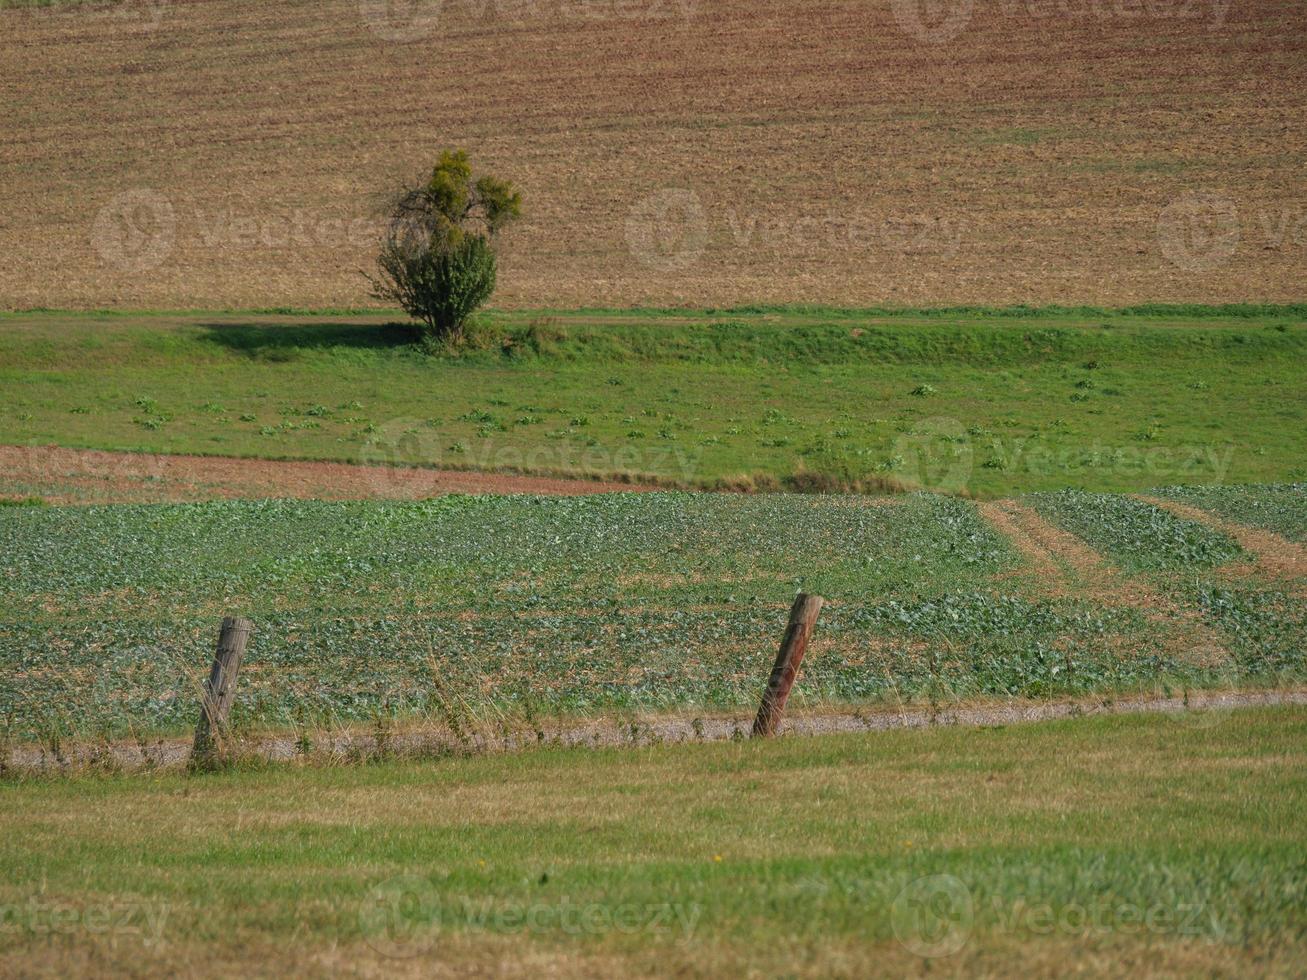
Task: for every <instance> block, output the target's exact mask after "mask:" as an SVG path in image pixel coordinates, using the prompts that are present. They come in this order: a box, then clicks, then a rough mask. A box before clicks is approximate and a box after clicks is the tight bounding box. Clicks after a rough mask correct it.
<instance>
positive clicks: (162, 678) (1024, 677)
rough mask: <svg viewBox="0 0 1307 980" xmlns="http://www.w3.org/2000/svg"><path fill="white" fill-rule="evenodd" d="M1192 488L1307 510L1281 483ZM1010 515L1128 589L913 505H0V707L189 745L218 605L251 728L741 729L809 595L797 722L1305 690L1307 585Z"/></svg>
mask: <svg viewBox="0 0 1307 980" xmlns="http://www.w3.org/2000/svg"><path fill="white" fill-rule="evenodd" d="M1170 492H1173V493H1183V492H1184V491H1182V490H1179V489H1176V490H1173V491H1170ZM1204 494H1205V495H1206V497H1205V498H1204V499H1209V498H1210V499H1221V500H1222V501H1223V506H1224V507H1225V508H1226V509H1227V510H1230V511H1232V512H1233V513H1234V514H1235V516H1239V515H1241V514H1242V513H1243V512H1244V511H1243V508H1244V507H1246V506H1248V504H1249V501H1257V500H1260V499H1262V497H1268V498H1272V499H1275V500H1276V501H1278V506H1279V509H1280V512H1283V513H1286V514H1294V515H1298V517H1299V519H1300V518H1301V515H1302V514H1303V513H1304V512H1307V486H1304V485H1301V484H1299V485H1294V486H1284V487H1263V488H1258V489H1255V490H1253V489H1244V488H1235V489H1232V490H1230V491H1229V492H1228V493H1227V494H1226V495H1225V496H1224V497H1220V496H1219V495H1217V494H1216V493H1215V491H1210V490H1209V491H1204ZM1028 503H1029V505H1030V506H1032V507H1033V509H1034V510H1035V511H1038V512H1041V513H1043V514H1045V515H1046V516H1047V517H1048V519H1049V520H1050V521H1051V522H1052V524H1053V525H1056V526H1058V527H1060V528H1062V529H1064V530H1065V531H1069V532H1071V533H1072V534H1073V535H1075V536H1076V538H1075V540H1078V541H1081V542H1082V544H1083V545H1087V546H1088V547H1089V548H1090V549H1093V553H1094V554H1097V555H1100V557H1101V559H1102V561H1103V562H1104V568H1105V569H1106V571H1103V572H1102V573H1101V574H1107V573H1108V572H1111V573H1113V574H1116V575H1119V580H1114V584H1112V585H1111V586H1110V587H1108V586H1105V585H1104V584H1102V582H1099V581H1098V580H1097V579H1094V580H1092V581H1091V579H1090V577H1089V575H1088V572H1086V571H1085V570H1083V569H1081V570H1077V569H1075V568H1072V567H1068V568H1066V569H1065V570H1064V571H1062V572H1057V573H1054V572H1050V571H1049V570H1047V569H1043V568H1039V567H1035V566H1032V564H1031V563H1030V561H1029V560H1028V559H1027V558H1026V557H1024V556H1023V555H1022V554H1021V553H1020V552H1019V551H1018V550H1017V549H1015V548H1014V547H1013V544H1012V541H1011V540H1010V539H1009V538H1008V537H1007V536H1006V535H1005V534H1003V533H1000V532H999V531H998V530H997V529H996V528H995V527H994V526H993V525H992V524H991V523H989V522H988V521H987V520H986V519H985V518H984V517H983V516H982V514H981V512H980V511H979V510H978V508H977V505H976V504H974V503H972V502H970V501H966V500H961V499H958V498H950V497H945V496H941V495H936V494H925V493H918V494H911V495H906V496H899V497H891V498H869V497H858V496H828V495H792V494H791V495H784V494H764V495H745V496H742V495H716V494H683V493H652V494H604V495H595V496H588V497H525V496H519V497H512V496H508V497H467V496H457V495H454V496H446V497H441V498H436V499H433V500H430V501H424V502H414V503H400V502H378V501H354V502H323V501H225V502H214V503H201V504H175V505H117V506H100V507H39V506H28V507H6V508H0V670H3V672H4V674H5V677H6V679H7V680H6V683H5V684H4V685H3V686H0V717H3V718H5V719H7V724H8V726H9V732H10V735H11V736H12V737H13V738H15V739H19V740H28V741H30V740H43V741H50V740H52V739H58V738H61V737H62V738H68V737H73V736H83V737H85V736H92V735H97V736H98V735H105V736H111V737H123V736H126V735H127V734H129V733H136V734H141V733H152V732H168V731H178V730H181V729H183V728H185V727H186V726H188V725H190V724H193V721H194V712H195V690H196V683H197V678H198V676H199V674H200V673H201V672H202V671H203V670H204V669H205V668H206V665H207V662H208V659H209V657H210V655H211V647H212V642H213V632H214V627H215V624H216V622H217V620H218V618H219V617H220V616H221V615H222V614H223V613H224V612H226V611H228V610H232V611H237V612H240V613H242V614H244V615H248V616H250V617H252V618H253V619H254V620H255V622H256V636H255V639H254V641H253V645H252V648H251V652H250V655H249V660H248V663H247V666H246V667H245V669H244V671H243V674H242V682H241V683H242V690H241V705H240V709H239V712H238V713H239V715H240V719H241V721H242V722H243V723H244V724H246V725H249V726H252V727H268V728H279V729H293V728H295V727H296V726H298V725H304V724H308V723H313V724H317V725H323V724H334V723H369V722H375V721H376V720H377V719H378V718H382V717H384V718H386V719H391V718H414V717H417V718H427V717H432V716H435V717H437V718H439V717H441V716H442V712H444V711H445V710H446V709H447V708H448V702H447V700H446V698H447V697H448V696H452V695H451V693H450V692H455V693H457V696H458V697H459V699H460V703H465V702H471V703H473V704H475V705H480V706H482V707H484V708H485V709H486V710H487V711H493V712H504V713H508V714H510V715H514V716H515V717H518V718H521V717H522V716H523V715H531V716H537V717H538V716H571V715H586V714H593V713H595V712H609V713H611V712H619V713H620V712H630V711H655V710H665V709H684V710H723V709H724V710H732V711H738V710H741V709H747V707H748V706H750V705H752V704H755V703H756V699H757V696H758V692H759V690H760V686H761V684H762V682H763V680H764V679H765V676H766V671H767V669H768V667H769V665H770V662H771V658H772V656H773V654H774V650H775V643H776V639H777V636H778V635H779V631H780V629H781V626H782V624H783V623H784V617H785V611H786V608H787V607H788V605H789V603H790V602H791V600H792V599H793V597H794V594H795V593H796V592H797V591H800V590H806V591H811V592H817V593H819V594H821V595H823V596H826V597H827V598H828V599H829V600H830V602H829V605H828V607H827V609H826V610H825V612H824V613H823V615H822V620H821V624H820V629H819V632H818V636H817V639H816V641H815V643H814V647H813V653H812V654H811V655H810V658H809V661H808V664H807V667H806V669H805V673H804V678H803V683H802V685H801V686H800V691H799V694H798V695H797V698H798V700H797V701H796V704H797V705H799V706H803V705H821V704H864V703H879V704H898V703H902V702H920V703H927V702H930V703H937V702H940V701H944V702H951V701H956V700H959V699H967V698H1017V699H1032V698H1046V697H1051V696H1058V695H1075V694H1087V693H1113V692H1125V691H1155V690H1169V689H1172V688H1175V689H1179V688H1182V687H1189V686H1195V687H1212V686H1222V687H1225V686H1230V685H1233V684H1239V685H1253V686H1260V685H1270V684H1279V683H1287V682H1297V681H1301V680H1302V679H1303V677H1304V668H1305V667H1307V663H1305V662H1304V649H1303V647H1302V643H1301V638H1302V636H1303V635H1304V627H1305V626H1307V603H1305V602H1304V599H1303V593H1302V589H1301V578H1299V579H1297V580H1296V583H1295V581H1294V580H1285V579H1283V578H1276V577H1274V576H1271V575H1268V574H1265V573H1264V572H1262V571H1261V570H1260V568H1259V566H1257V565H1256V564H1251V565H1250V562H1251V560H1252V557H1253V556H1251V555H1247V554H1245V553H1244V552H1243V551H1242V549H1241V548H1240V546H1239V545H1238V543H1237V542H1235V541H1234V540H1233V539H1231V538H1229V537H1227V536H1226V535H1225V534H1224V533H1222V532H1219V531H1215V530H1212V529H1210V528H1208V527H1206V526H1204V525H1201V524H1198V523H1195V522H1193V521H1190V520H1187V519H1184V518H1180V517H1176V516H1174V515H1172V514H1170V513H1168V512H1165V511H1162V510H1160V509H1158V508H1157V507H1154V506H1152V505H1150V504H1147V503H1143V502H1140V501H1137V500H1134V499H1133V498H1128V497H1120V496H1115V495H1107V494H1101V495H1100V494H1086V493H1062V494H1051V495H1046V494H1036V495H1033V496H1032V497H1030V498H1029V500H1028ZM1259 513H1260V511H1259ZM1072 557H1074V556H1072ZM1250 568H1251V570H1250ZM436 678H443V681H442V683H443V685H444V689H443V690H444V691H445V693H444V694H441V693H438V689H439V688H440V685H438V684H437V683H436V682H435V681H436Z"/></svg>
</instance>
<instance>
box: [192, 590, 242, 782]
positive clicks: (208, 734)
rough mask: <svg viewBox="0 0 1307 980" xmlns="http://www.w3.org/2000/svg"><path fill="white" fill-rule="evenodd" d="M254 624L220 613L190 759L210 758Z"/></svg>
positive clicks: (224, 726)
mask: <svg viewBox="0 0 1307 980" xmlns="http://www.w3.org/2000/svg"><path fill="white" fill-rule="evenodd" d="M253 628H254V624H253V623H251V622H250V621H249V620H248V619H241V618H239V617H236V616H225V617H223V620H222V630H221V631H220V632H219V633H218V651H217V653H215V654H214V656H213V667H212V669H211V670H210V671H209V679H208V680H207V681H205V682H204V695H203V701H202V702H201V704H200V720H199V723H198V724H197V725H196V726H195V744H194V746H193V747H192V748H191V760H192V762H194V761H196V760H207V759H209V758H211V757H212V756H213V754H214V751H215V749H216V747H217V739H220V738H221V737H222V735H223V733H224V732H225V731H226V729H227V716H228V715H229V714H231V706H232V702H233V701H235V700H236V677H237V675H238V674H239V673H240V669H241V658H242V657H244V656H245V644H246V643H248V642H249V639H250V631H251V630H252V629H253Z"/></svg>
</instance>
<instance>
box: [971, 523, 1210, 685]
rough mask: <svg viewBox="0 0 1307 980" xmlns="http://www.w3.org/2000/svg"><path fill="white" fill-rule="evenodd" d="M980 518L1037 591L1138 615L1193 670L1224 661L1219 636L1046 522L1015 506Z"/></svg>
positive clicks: (1133, 577)
mask: <svg viewBox="0 0 1307 980" xmlns="http://www.w3.org/2000/svg"><path fill="white" fill-rule="evenodd" d="M977 506H978V508H979V510H980V513H981V516H983V517H984V518H985V519H986V520H988V521H989V522H990V523H991V524H992V525H993V526H994V527H995V528H997V529H998V531H999V532H1000V533H1001V534H1003V535H1005V536H1006V537H1007V538H1008V540H1010V541H1011V542H1012V545H1013V547H1015V548H1016V549H1017V551H1018V552H1020V554H1021V555H1022V557H1023V558H1024V559H1025V560H1026V563H1027V567H1026V570H1027V571H1028V572H1030V573H1033V574H1034V575H1035V577H1036V581H1037V583H1038V588H1039V589H1040V590H1041V591H1043V592H1044V593H1045V594H1047V595H1051V596H1057V597H1064V596H1068V595H1078V596H1082V597H1084V598H1087V599H1091V600H1093V601H1097V602H1102V603H1104V604H1107V605H1120V606H1132V607H1135V608H1138V609H1141V610H1143V611H1144V612H1145V614H1146V615H1148V616H1149V617H1150V618H1151V619H1154V620H1156V621H1157V622H1158V624H1159V625H1161V626H1163V627H1164V628H1166V629H1168V630H1170V631H1172V634H1173V635H1172V636H1171V638H1170V643H1169V644H1168V646H1169V647H1170V648H1171V649H1172V650H1173V652H1175V653H1177V654H1178V655H1183V656H1184V657H1185V658H1186V659H1188V660H1190V661H1191V662H1193V663H1197V664H1208V665H1212V664H1217V663H1220V662H1222V661H1224V660H1226V659H1227V657H1228V654H1227V652H1226V650H1225V649H1224V645H1223V644H1222V642H1221V639H1220V637H1219V635H1218V634H1217V633H1216V632H1215V631H1214V630H1212V629H1211V628H1210V627H1208V626H1207V625H1206V624H1205V623H1204V622H1202V620H1201V618H1200V617H1199V615H1198V614H1197V613H1196V612H1194V611H1193V610H1191V609H1185V608H1182V607H1181V606H1179V605H1177V604H1176V603H1175V602H1174V601H1173V600H1171V599H1169V598H1167V597H1166V596H1164V595H1162V594H1161V593H1160V592H1158V591H1157V590H1155V589H1153V588H1152V587H1150V586H1149V585H1148V583H1147V582H1145V581H1143V580H1142V579H1141V578H1140V577H1139V576H1131V575H1127V574H1126V573H1124V572H1123V571H1121V570H1120V569H1118V568H1116V567H1114V566H1113V565H1111V564H1110V563H1109V562H1108V561H1107V560H1106V559H1104V558H1103V556H1102V555H1100V554H1099V553H1098V552H1097V551H1095V550H1094V549H1093V548H1091V547H1089V546H1088V545H1087V544H1085V542H1083V541H1081V540H1080V539H1079V538H1078V537H1076V536H1075V535H1074V534H1071V533H1070V532H1069V531H1064V530H1062V529H1061V528H1059V527H1055V526H1053V525H1052V524H1050V523H1049V522H1048V521H1046V520H1044V518H1043V517H1041V516H1040V515H1039V514H1038V513H1036V512H1035V511H1034V509H1032V508H1031V507H1028V506H1026V505H1025V504H1022V503H1020V502H1018V501H1015V500H998V501H989V502H984V503H980V504H978V505H977Z"/></svg>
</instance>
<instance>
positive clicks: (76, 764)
mask: <svg viewBox="0 0 1307 980" xmlns="http://www.w3.org/2000/svg"><path fill="white" fill-rule="evenodd" d="M1272 705H1307V690H1299V689H1286V690H1282V691H1191V692H1188V693H1187V694H1185V695H1183V696H1181V697H1154V696H1149V695H1135V696H1131V697H1123V698H1115V699H1113V698H1102V697H1100V698H1094V699H1080V700H1068V701H1048V702H1042V703H1032V702H1028V701H1020V702H1003V703H982V704H976V703H971V704H953V705H941V706H938V707H935V708H930V707H922V706H917V705H912V706H904V707H901V708H897V709H895V708H889V707H883V706H877V707H868V708H863V709H853V708H836V709H832V710H818V711H814V712H811V713H805V712H802V711H795V710H791V712H790V715H789V717H788V718H787V719H786V720H785V722H784V723H783V724H782V725H781V728H780V733H781V735H782V736H788V735H835V734H842V733H853V732H873V731H890V730H892V729H901V728H930V727H934V726H941V725H962V726H980V725H985V726H991V725H1017V724H1024V723H1028V722H1039V721H1051V720H1054V719H1059V718H1079V717H1085V716H1089V715H1103V714H1109V715H1117V714H1157V713H1161V714H1167V715H1169V716H1171V717H1172V718H1173V719H1174V720H1175V721H1176V723H1177V724H1180V725H1185V726H1188V727H1191V728H1196V729H1204V728H1212V727H1214V726H1216V725H1219V724H1221V723H1222V722H1223V721H1224V720H1225V716H1226V714H1227V713H1228V712H1230V711H1232V710H1234V709H1237V708H1250V707H1265V706H1272ZM752 722H753V715H752V713H750V714H749V715H747V716H744V715H739V716H734V715H719V716H711V717H708V716H705V717H698V718H696V717H693V716H690V715H677V716H653V717H633V718H629V719H621V718H599V719H594V720H591V721H577V722H571V723H565V722H560V723H553V724H543V725H540V726H537V727H535V728H525V727H521V726H518V727H517V728H516V729H512V730H509V729H505V728H498V727H497V728H494V729H493V730H492V729H486V730H484V731H475V732H471V733H468V732H464V734H463V737H461V738H460V737H456V736H455V734H454V733H453V732H451V731H450V730H449V729H447V728H444V727H439V728H436V727H431V728H416V727H415V728H412V729H408V730H401V731H398V732H395V733H394V734H393V735H391V736H390V737H389V738H388V740H387V745H386V751H387V752H389V753H393V754H394V755H396V756H405V755H407V756H414V757H418V756H430V755H433V754H448V753H451V752H453V753H463V754H473V753H482V752H513V751H520V750H522V749H527V748H530V747H532V746H536V745H543V746H559V745H563V746H574V747H584V746H594V747H600V746H614V745H629V746H644V745H654V744H660V743H666V742H712V741H721V740H723V739H731V738H739V737H747V736H748V733H749V729H750V726H751V724H752ZM308 734H309V737H310V741H311V742H312V743H313V746H314V747H313V748H312V749H311V750H310V752H309V753H308V754H307V755H302V754H301V752H300V748H299V745H300V742H299V741H298V740H297V739H296V738H292V737H290V736H288V735H264V736H260V737H257V738H251V739H249V740H248V741H246V742H244V743H242V744H241V745H240V746H239V751H240V752H241V753H242V754H246V755H248V756H252V757H261V758H265V759H269V760H273V761H280V762H289V761H294V760H297V759H299V760H303V761H306V762H315V761H316V762H348V761H353V760H360V761H361V760H367V759H371V758H375V756H376V753H377V744H376V740H375V738H374V737H373V736H371V735H369V734H366V733H363V732H349V731H344V732H341V731H337V732H326V733H315V732H309V733H308ZM190 748H191V742H190V740H189V739H182V738H167V739H162V738H156V739H153V740H145V741H142V742H130V743H128V742H116V743H111V744H107V745H105V744H102V745H72V746H69V747H67V748H66V749H64V750H62V760H61V759H57V758H55V757H54V756H52V755H51V754H50V753H49V752H48V751H47V750H46V749H43V748H41V747H39V746H18V747H16V748H13V749H11V750H10V751H9V753H8V756H7V757H0V764H2V765H7V766H9V767H11V768H13V769H18V770H25V771H37V772H58V771H68V772H77V771H81V770H86V769H105V768H112V769H124V770H135V769H145V768H150V769H155V768H168V767H177V766H181V765H184V764H185V762H186V760H187V759H188V758H189V756H190Z"/></svg>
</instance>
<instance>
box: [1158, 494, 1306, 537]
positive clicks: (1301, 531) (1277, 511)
mask: <svg viewBox="0 0 1307 980" xmlns="http://www.w3.org/2000/svg"><path fill="white" fill-rule="evenodd" d="M1156 493H1157V494H1158V496H1163V497H1169V498H1171V499H1173V500H1179V501H1181V502H1182V503H1186V504H1192V505H1193V506H1195V507H1201V508H1203V509H1204V510H1210V511H1212V512H1213V513H1216V514H1220V515H1221V516H1222V517H1226V518H1229V519H1230V520H1232V521H1237V522H1239V523H1241V524H1248V525H1251V526H1253V527H1260V528H1264V529H1266V530H1267V531H1274V532H1275V533H1277V534H1282V535H1284V536H1285V537H1286V538H1289V539H1290V540H1293V541H1299V542H1307V483H1288V484H1259V485H1254V486H1233V487H1229V486H1206V487H1164V488H1163V489H1161V490H1158V491H1156Z"/></svg>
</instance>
